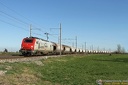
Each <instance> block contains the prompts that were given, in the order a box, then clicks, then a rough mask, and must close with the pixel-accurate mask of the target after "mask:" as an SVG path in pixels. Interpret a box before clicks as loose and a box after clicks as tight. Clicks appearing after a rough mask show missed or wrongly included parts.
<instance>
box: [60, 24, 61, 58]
mask: <svg viewBox="0 0 128 85" xmlns="http://www.w3.org/2000/svg"><path fill="white" fill-rule="evenodd" d="M60 56H61V23H60Z"/></svg>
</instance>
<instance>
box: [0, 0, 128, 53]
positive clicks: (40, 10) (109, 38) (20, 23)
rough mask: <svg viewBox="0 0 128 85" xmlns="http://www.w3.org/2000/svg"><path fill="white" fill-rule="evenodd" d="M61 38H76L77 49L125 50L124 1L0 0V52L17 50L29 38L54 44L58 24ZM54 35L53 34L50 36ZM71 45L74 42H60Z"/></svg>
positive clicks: (127, 12) (127, 19) (127, 7)
mask: <svg viewBox="0 0 128 85" xmlns="http://www.w3.org/2000/svg"><path fill="white" fill-rule="evenodd" d="M60 23H61V25H62V39H65V38H66V39H69V38H70V39H75V36H77V38H78V47H79V48H81V47H82V45H83V46H84V43H85V42H86V43H87V49H90V48H91V47H92V46H93V49H97V48H98V47H99V48H100V49H106V50H108V49H111V50H115V49H117V44H120V45H121V46H122V47H124V48H125V50H126V51H127V50H128V38H127V37H128V33H127V32H128V0H0V39H1V40H0V50H3V49H4V48H7V49H9V50H10V51H15V50H19V49H20V45H21V41H22V39H23V38H24V37H28V36H29V28H30V24H32V29H33V30H32V36H36V37H40V38H44V39H46V35H44V33H45V32H48V33H50V34H52V35H49V40H50V41H54V42H57V41H58V35H55V34H58V33H59V29H52V30H50V28H59V24H60ZM39 29H40V30H39ZM53 34H54V35H53ZM62 43H63V44H68V45H71V46H72V45H73V43H74V45H75V40H62Z"/></svg>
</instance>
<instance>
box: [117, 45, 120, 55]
mask: <svg viewBox="0 0 128 85" xmlns="http://www.w3.org/2000/svg"><path fill="white" fill-rule="evenodd" d="M117 52H118V53H121V45H120V44H118V45H117Z"/></svg>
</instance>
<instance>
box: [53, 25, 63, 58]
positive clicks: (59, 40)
mask: <svg viewBox="0 0 128 85" xmlns="http://www.w3.org/2000/svg"><path fill="white" fill-rule="evenodd" d="M51 29H59V37H58V43H59V44H60V56H61V49H62V46H61V37H62V34H61V30H62V28H61V23H60V27H59V28H51Z"/></svg>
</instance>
